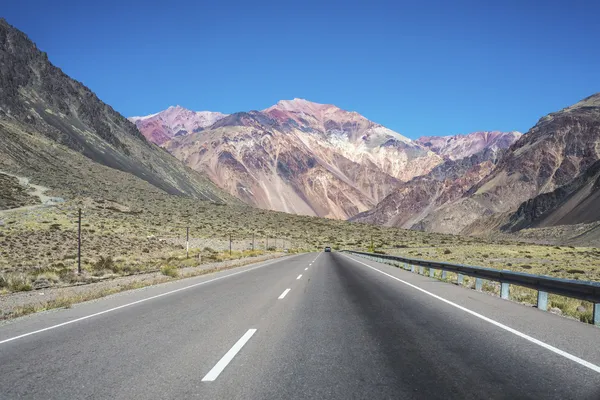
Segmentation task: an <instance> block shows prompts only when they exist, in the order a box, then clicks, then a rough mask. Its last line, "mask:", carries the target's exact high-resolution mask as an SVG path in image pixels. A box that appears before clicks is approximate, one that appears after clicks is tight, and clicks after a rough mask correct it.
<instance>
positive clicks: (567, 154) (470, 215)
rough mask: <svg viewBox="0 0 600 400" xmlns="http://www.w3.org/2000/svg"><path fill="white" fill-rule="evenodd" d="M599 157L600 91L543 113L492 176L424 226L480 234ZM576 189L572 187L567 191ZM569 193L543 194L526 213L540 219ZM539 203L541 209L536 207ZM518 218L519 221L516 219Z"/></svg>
mask: <svg viewBox="0 0 600 400" xmlns="http://www.w3.org/2000/svg"><path fill="white" fill-rule="evenodd" d="M599 159H600V94H595V95H593V96H590V97H588V98H586V99H584V100H582V101H580V102H579V103H577V104H575V105H573V106H571V107H568V108H565V109H563V110H561V111H558V112H555V113H551V114H549V115H547V116H545V117H543V118H541V119H540V121H539V122H538V123H537V124H536V125H535V126H534V127H533V128H532V129H531V130H529V132H527V133H526V134H525V135H524V136H523V137H522V138H521V139H519V140H518V141H517V142H516V143H515V144H514V145H513V146H511V148H510V151H508V152H507V153H506V155H505V156H504V157H503V158H502V159H501V160H500V162H499V163H498V165H497V166H496V167H495V168H494V170H493V171H492V172H491V173H490V174H489V175H488V176H486V177H485V178H484V179H482V180H481V181H480V182H479V183H478V184H476V185H475V186H473V188H471V189H470V190H469V191H468V192H467V193H466V194H465V196H463V197H462V198H461V199H458V200H456V201H454V202H451V203H448V204H446V205H445V206H443V207H441V208H440V209H438V210H436V211H435V212H434V213H432V214H430V215H428V216H427V217H426V218H425V219H423V221H421V223H420V225H419V228H421V229H424V230H431V231H438V232H446V233H458V232H461V233H480V232H482V231H485V230H486V229H487V230H489V229H491V228H492V227H499V226H502V225H505V224H506V223H507V222H508V219H510V218H511V215H512V214H513V213H515V212H517V210H518V209H519V207H520V206H521V205H522V203H524V202H527V201H529V200H530V199H534V198H536V197H537V196H539V195H543V194H546V193H552V192H553V191H555V190H557V189H559V188H561V187H563V186H565V185H568V184H570V183H571V182H572V181H573V180H574V179H575V178H576V177H577V176H580V175H581V174H585V172H586V171H587V170H588V169H589V168H590V167H592V165H593V164H594V163H596V162H597V161H598V160H599ZM586 185H587V184H586ZM573 190H575V189H573ZM570 191H571V189H568V190H567V193H563V195H564V196H566V195H567V194H568V193H569V192H570ZM563 195H560V194H557V196H556V200H553V206H550V205H549V204H546V202H547V201H548V199H549V198H551V197H552V195H548V196H544V197H540V198H539V199H538V200H534V201H533V202H532V203H530V204H529V205H525V206H524V207H525V208H524V209H523V210H522V211H521V214H522V213H524V212H525V211H524V210H525V209H528V210H529V211H527V212H525V213H528V214H530V215H531V216H530V217H527V218H526V219H536V217H537V216H539V215H541V214H544V213H548V212H550V209H552V208H553V207H554V205H556V206H559V205H560V204H562V202H561V201H562V200H563V198H564V196H563ZM554 202H555V203H554ZM538 206H539V207H541V208H540V209H539V210H535V208H536V207H538ZM532 207H533V208H532ZM595 207H598V205H597V204H595ZM557 215H558V214H557ZM513 218H516V219H519V218H520V216H516V217H513ZM565 218H566V217H565ZM565 218H562V217H561V218H558V219H557V220H556V221H555V222H554V223H558V222H559V221H561V223H570V221H569V218H567V219H565ZM578 219H579V218H573V219H572V221H575V220H578ZM587 219H589V218H587ZM492 221H493V222H492ZM512 221H513V223H517V221H516V220H515V219H513V220H512ZM519 224H520V223H519ZM509 225H510V223H509ZM519 226H520V225H519Z"/></svg>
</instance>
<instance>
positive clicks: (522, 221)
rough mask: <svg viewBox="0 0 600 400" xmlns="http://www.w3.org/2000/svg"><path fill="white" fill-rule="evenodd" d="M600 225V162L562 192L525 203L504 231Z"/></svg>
mask: <svg viewBox="0 0 600 400" xmlns="http://www.w3.org/2000/svg"><path fill="white" fill-rule="evenodd" d="M596 221H600V161H596V162H595V163H594V164H592V165H591V166H590V167H589V168H588V169H587V170H586V171H584V172H583V173H582V174H580V175H579V176H577V177H576V178H575V179H573V180H572V181H571V182H569V183H567V184H566V185H564V186H561V187H559V188H558V189H556V190H554V191H552V192H548V193H543V194H540V195H538V196H536V197H534V198H532V199H529V200H527V201H526V202H524V203H522V204H521V206H520V207H519V208H518V210H517V211H516V212H515V213H514V214H512V215H511V216H510V219H509V222H508V223H507V224H506V225H504V226H503V227H502V229H503V230H508V231H511V232H515V231H518V230H521V229H524V228H546V227H552V226H560V225H576V224H589V223H593V222H596Z"/></svg>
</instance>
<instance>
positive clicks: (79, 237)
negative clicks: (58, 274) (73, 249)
mask: <svg viewBox="0 0 600 400" xmlns="http://www.w3.org/2000/svg"><path fill="white" fill-rule="evenodd" d="M77 226H78V233H77V273H78V274H79V275H81V208H80V209H79V218H78V222H77Z"/></svg>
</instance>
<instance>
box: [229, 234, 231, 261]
mask: <svg viewBox="0 0 600 400" xmlns="http://www.w3.org/2000/svg"><path fill="white" fill-rule="evenodd" d="M229 255H230V256H231V233H230V234H229Z"/></svg>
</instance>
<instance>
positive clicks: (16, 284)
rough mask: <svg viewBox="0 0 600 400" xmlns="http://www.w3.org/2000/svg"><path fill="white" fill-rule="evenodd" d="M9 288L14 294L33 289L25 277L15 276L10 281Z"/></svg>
mask: <svg viewBox="0 0 600 400" xmlns="http://www.w3.org/2000/svg"><path fill="white" fill-rule="evenodd" d="M8 288H9V289H10V290H11V291H12V292H28V291H30V290H32V289H33V287H32V286H31V282H29V279H27V277H26V276H24V275H13V276H12V277H10V278H9V279H8Z"/></svg>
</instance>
